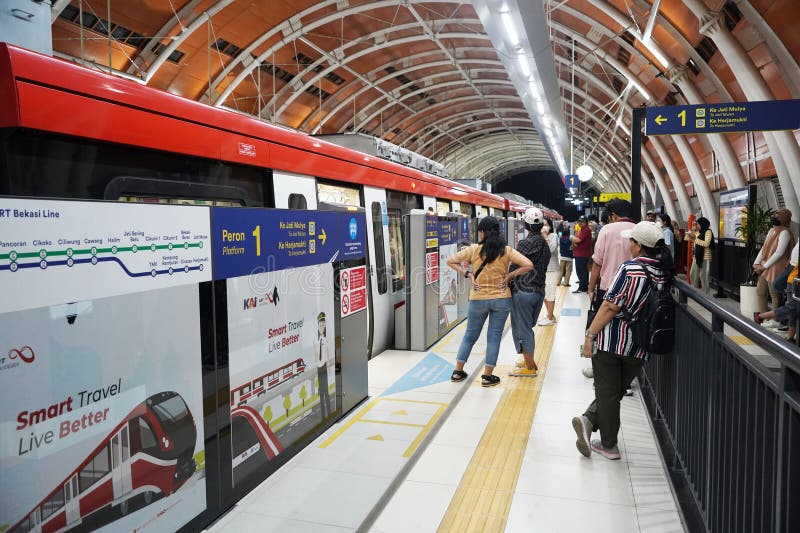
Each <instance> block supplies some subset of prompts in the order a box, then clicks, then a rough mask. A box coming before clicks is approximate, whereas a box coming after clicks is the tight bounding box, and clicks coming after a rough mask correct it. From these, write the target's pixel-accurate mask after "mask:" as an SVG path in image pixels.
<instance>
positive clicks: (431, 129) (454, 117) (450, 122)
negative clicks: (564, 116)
mask: <svg viewBox="0 0 800 533" xmlns="http://www.w3.org/2000/svg"><path fill="white" fill-rule="evenodd" d="M492 110H493V111H495V112H498V113H521V114H524V115H525V116H524V117H506V118H510V119H513V120H527V121H528V124H530V122H531V120H530V117H529V116H528V112H527V111H526V110H525V109H524V108H520V107H505V106H498V107H492ZM490 112H491V111H490V110H489V109H486V108H476V109H466V110H464V111H460V112H458V113H455V114H451V115H444V116H440V117H435V118H434V117H431V118H430V120H429V121H427V123H426V125H425V126H424V127H423V128H420V129H419V130H417V132H416V136H417V139H418V141H417V142H416V146H417V147H423V148H424V146H425V144H420V143H422V142H423V141H424V140H425V138H427V137H430V136H432V135H435V134H436V132H437V131H439V130H446V129H447V128H450V127H453V126H456V125H460V124H456V123H457V122H459V121H461V120H463V119H464V117H472V116H473V115H485V114H487V113H490ZM481 120H483V119H481ZM491 120H494V121H497V118H495V117H492V119H491ZM467 123H474V121H473V122H469V121H467Z"/></svg>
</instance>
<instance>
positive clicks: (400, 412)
mask: <svg viewBox="0 0 800 533" xmlns="http://www.w3.org/2000/svg"><path fill="white" fill-rule="evenodd" d="M392 414H393V415H407V414H408V411H402V410H401V411H395V412H394V413H392Z"/></svg>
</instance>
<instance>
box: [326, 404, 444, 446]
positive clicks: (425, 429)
mask: <svg viewBox="0 0 800 533" xmlns="http://www.w3.org/2000/svg"><path fill="white" fill-rule="evenodd" d="M381 402H400V403H416V404H424V405H435V406H437V408H436V411H435V412H434V413H433V414H432V415H431V417H430V419H428V422H427V423H426V424H424V425H423V424H409V423H408V422H395V421H393V420H375V419H370V418H366V415H367V413H369V412H370V411H371V410H372V409H373V408H374V407H375V406H377V405H378V404H379V403H381ZM448 405H450V404H449V403H442V402H428V401H423V400H406V399H403V398H375V399H374V400H372V401H371V402H369V403H368V404H367V405H366V407H364V408H363V409H362V410H361V411H359V412H358V413H357V414H356V415H355V416H354V417H353V418H351V419H350V420H348V421H347V422H345V423H344V424H343V425H342V427H340V428H339V429H337V430H336V431H335V432H334V433H333V435H331V436H330V437H328V438H327V439H325V441H324V442H323V443H322V444H320V445H319V447H320V448H327V447H328V446H330V445H331V444H332V443H333V442H334V441H335V440H336V439H338V438H339V437H340V436H342V434H343V433H344V432H345V431H347V430H348V429H350V428H351V427H353V426H354V425H355V424H356V423H358V422H361V423H366V424H386V425H388V426H405V427H415V428H420V431H419V433H418V434H417V436H416V437H415V438H414V440H412V441H411V444H410V445H409V446H408V448H406V450H405V451H404V452H403V457H411V455H412V454H413V453H414V451H415V450H416V449H417V447H418V446H419V444H420V442H422V439H424V438H425V436H426V435H427V434H428V433H429V432H430V430H431V428H432V427H433V425H434V424H435V423H436V421H437V420H439V417H440V416H442V413H444V410H445V409H447V406H448ZM369 440H378V439H372V438H371V437H370V438H369ZM381 440H383V438H381Z"/></svg>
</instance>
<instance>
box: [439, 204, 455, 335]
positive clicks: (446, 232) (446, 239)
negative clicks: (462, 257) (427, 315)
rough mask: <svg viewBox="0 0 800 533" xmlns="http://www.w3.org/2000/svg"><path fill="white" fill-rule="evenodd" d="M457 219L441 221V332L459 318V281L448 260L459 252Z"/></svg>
mask: <svg viewBox="0 0 800 533" xmlns="http://www.w3.org/2000/svg"><path fill="white" fill-rule="evenodd" d="M457 231H458V222H457V221H456V220H446V219H444V220H440V221H439V265H440V266H441V271H440V272H439V332H440V333H444V332H445V331H447V330H448V329H450V327H451V326H452V325H453V324H455V322H456V320H457V319H458V316H457V315H458V281H457V280H456V271H455V270H453V269H452V268H450V267H448V266H447V260H448V259H450V258H451V257H452V256H454V255H456V253H457V252H458V242H457V240H458V239H457V235H456V233H457Z"/></svg>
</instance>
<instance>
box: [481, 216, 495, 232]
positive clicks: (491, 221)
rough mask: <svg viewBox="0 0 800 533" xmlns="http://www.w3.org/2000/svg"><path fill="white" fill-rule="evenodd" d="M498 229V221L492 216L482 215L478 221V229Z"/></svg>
mask: <svg viewBox="0 0 800 533" xmlns="http://www.w3.org/2000/svg"><path fill="white" fill-rule="evenodd" d="M499 229H500V222H499V221H498V220H497V219H496V218H494V217H492V216H488V217H483V218H482V219H481V221H480V222H478V231H498V230H499Z"/></svg>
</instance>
